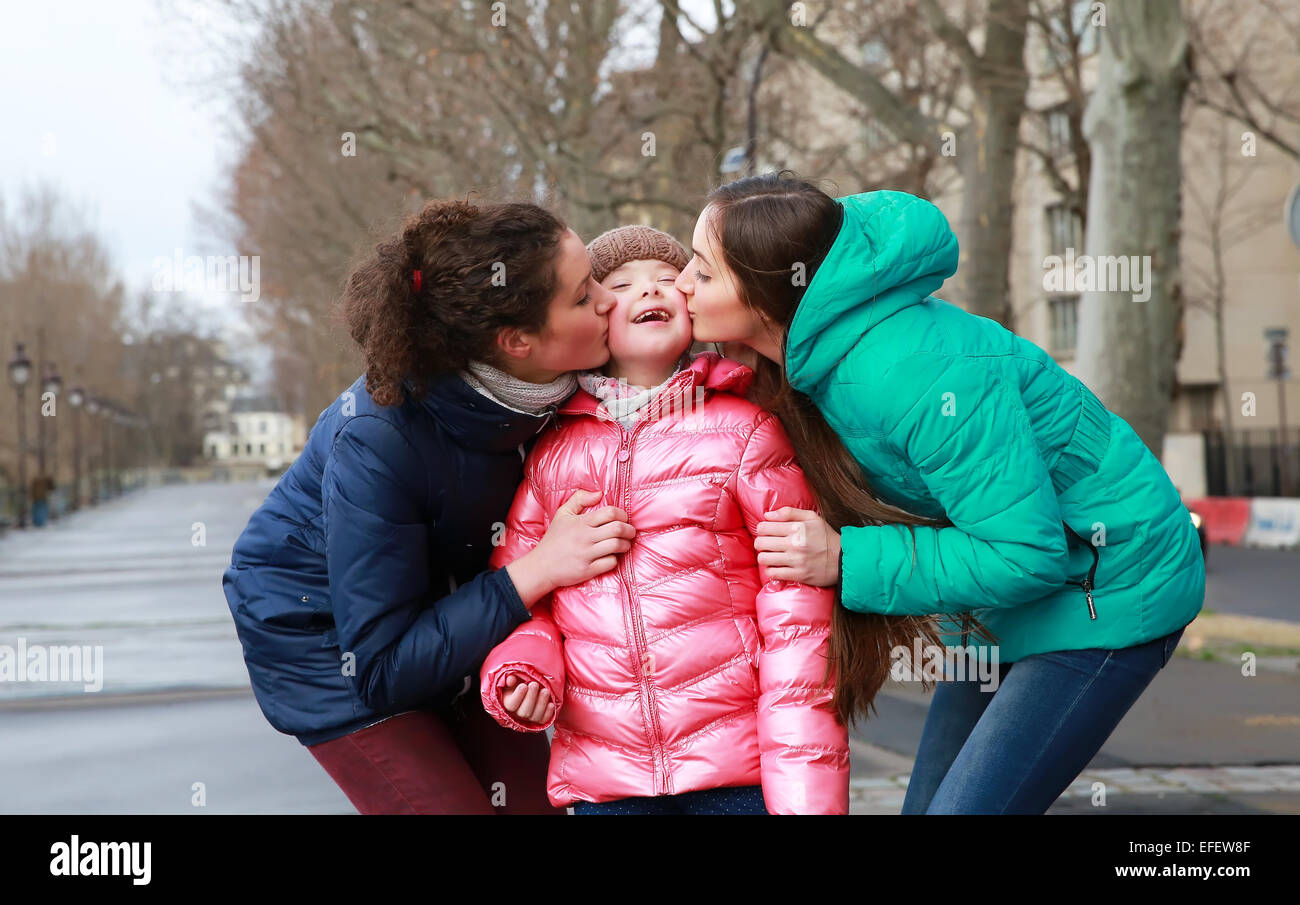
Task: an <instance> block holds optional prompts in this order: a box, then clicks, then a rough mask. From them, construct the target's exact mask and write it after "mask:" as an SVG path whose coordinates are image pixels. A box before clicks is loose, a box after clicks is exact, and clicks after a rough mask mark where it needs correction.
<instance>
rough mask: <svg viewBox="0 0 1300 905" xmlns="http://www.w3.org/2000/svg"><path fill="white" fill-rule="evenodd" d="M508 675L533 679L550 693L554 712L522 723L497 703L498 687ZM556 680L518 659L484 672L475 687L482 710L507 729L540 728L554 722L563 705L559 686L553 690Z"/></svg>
mask: <svg viewBox="0 0 1300 905" xmlns="http://www.w3.org/2000/svg"><path fill="white" fill-rule="evenodd" d="M512 675H517V676H520V677H521V680H522V681H523V682H524V683H525V684H526V683H528V682H536V683H538V684H539V685H541V686H542V687H543V688H545V689H546V690H547V691H549V692H550V693H551V702H552V703H553V704H554V705H555V712H554V713H553V714H552V715H551V718H550V719H549V720H547V721H546V722H544V723H525V722H524V721H523V720H520V719H518V718H517V717H516V716H515V715H514V714H513V713H511V712H510V711H509V710H506V708H505V706H504V705H503V704H502V703H501V690H502V689H503V688H505V684H506V679H508V678H510V676H512ZM557 685H558V683H557V682H556V680H555V677H554V676H548V675H546V674H545V673H543V672H541V671H540V670H539V669H537V668H536V667H535V666H533V665H532V664H531V663H523V662H519V661H513V662H507V663H502V664H501V665H499V666H497V667H496V668H495V669H493V670H492V671H491V672H490V673H489V674H488V675H486V676H484V677H483V681H482V682H481V683H480V686H479V691H480V693H481V695H482V698H483V709H484V710H486V711H487V712H488V713H489V714H490V715H491V716H492V718H493V719H494V720H496V721H497V722H498V723H500V724H501V725H502V726H505V727H506V728H507V729H513V730H515V731H516V732H544V731H545V730H547V729H550V728H551V727H552V726H553V725H555V720H556V718H558V717H559V715H560V708H561V707H562V706H564V701H563V695H564V692H563V690H561V691H560V692H559V693H558V694H557V693H556V686H557Z"/></svg>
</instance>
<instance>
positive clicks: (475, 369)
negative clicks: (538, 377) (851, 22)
mask: <svg viewBox="0 0 1300 905" xmlns="http://www.w3.org/2000/svg"><path fill="white" fill-rule="evenodd" d="M460 376H461V378H462V379H463V380H464V381H465V382H466V383H468V384H469V385H470V386H471V387H473V388H474V389H476V390H478V392H480V393H482V394H483V395H484V396H486V397H487V398H489V399H491V400H492V401H493V402H495V403H497V404H498V405H503V406H505V407H506V408H508V409H510V410H512V411H516V412H523V413H524V414H526V415H538V414H541V413H542V411H544V410H545V409H546V408H547V407H548V406H552V405H559V404H560V403H561V402H563V401H564V400H566V399H568V398H569V397H570V396H572V395H573V393H574V391H575V390H577V389H578V381H577V378H575V377H574V376H573V372H572V371H565V372H564V373H563V374H561V375H560V376H559V377H557V378H555V379H554V380H552V381H551V382H550V383H530V382H529V381H527V380H520V379H519V378H518V377H515V376H514V375H513V374H509V373H507V372H505V371H502V370H500V369H498V368H494V367H492V365H490V364H488V363H487V362H483V361H471V362H470V363H469V364H468V365H466V368H465V370H463V371H461V372H460Z"/></svg>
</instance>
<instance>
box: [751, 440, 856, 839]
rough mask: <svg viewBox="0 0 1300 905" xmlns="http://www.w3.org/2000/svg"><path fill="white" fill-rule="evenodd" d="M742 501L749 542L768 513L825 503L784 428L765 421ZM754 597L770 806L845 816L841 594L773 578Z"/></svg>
mask: <svg viewBox="0 0 1300 905" xmlns="http://www.w3.org/2000/svg"><path fill="white" fill-rule="evenodd" d="M736 495H737V499H738V502H739V504H740V508H741V511H742V513H743V515H744V519H745V525H746V526H747V527H748V529H749V531H750V534H753V533H754V530H755V529H756V528H757V526H758V523H759V522H760V521H762V520H763V513H765V512H768V511H771V510H773V509H780V508H781V507H783V506H794V507H797V508H800V509H810V510H815V509H816V504H815V499H814V497H813V493H812V490H811V488H809V486H808V483H807V481H806V479H805V478H804V474H803V472H802V470H800V468H799V465H798V463H797V462H796V461H795V458H794V450H793V448H792V447H791V446H790V441H789V438H788V437H787V436H786V433H785V430H784V429H783V428H782V427H781V423H780V421H778V420H777V419H776V418H775V417H773V416H771V415H765V416H764V417H762V418H761V419H760V420H759V422H758V424H757V426H756V428H755V429H754V432H753V434H752V435H751V436H750V438H749V441H748V443H747V444H746V446H745V451H744V455H743V457H742V459H741V463H740V467H739V469H738V470H737V473H736ZM757 568H758V570H759V579H760V580H761V581H762V586H761V587H760V588H759V591H758V596H757V598H756V599H755V607H756V609H757V613H758V630H759V634H760V636H761V639H762V651H761V652H760V654H759V658H758V683H759V699H758V741H759V751H760V756H761V776H762V784H763V798H764V800H765V801H766V804H767V809H768V811H769V812H770V813H773V814H846V813H848V806H849V740H848V730H847V729H846V728H845V727H844V726H842V725H840V723H839V721H838V719H837V718H836V715H835V713H834V711H833V710H832V709H831V701H832V698H833V697H834V685H833V683H831V682H828V683H827V684H826V685H824V686H823V685H822V680H823V677H824V676H825V673H826V658H827V657H828V656H829V643H830V631H831V607H832V606H834V589H833V588H815V587H812V586H811V585H806V584H801V583H799V582H793V581H782V580H778V579H768V578H767V577H766V572H767V567H766V566H763V565H759V566H757Z"/></svg>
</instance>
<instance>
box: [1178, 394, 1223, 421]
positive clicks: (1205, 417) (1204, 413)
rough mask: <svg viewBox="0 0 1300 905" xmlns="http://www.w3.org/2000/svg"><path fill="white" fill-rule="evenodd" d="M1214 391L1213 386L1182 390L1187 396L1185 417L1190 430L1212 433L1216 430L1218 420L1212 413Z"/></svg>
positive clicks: (1213, 412)
mask: <svg viewBox="0 0 1300 905" xmlns="http://www.w3.org/2000/svg"><path fill="white" fill-rule="evenodd" d="M1215 389H1216V388H1215V387H1213V386H1197V387H1184V388H1183V392H1185V393H1186V394H1187V416H1188V420H1189V422H1190V427H1191V429H1192V430H1194V431H1212V430H1217V429H1218V427H1219V425H1218V419H1217V418H1216V417H1215V411H1214V395H1215V392H1214V391H1215Z"/></svg>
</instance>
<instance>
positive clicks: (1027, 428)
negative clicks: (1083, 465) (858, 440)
mask: <svg viewBox="0 0 1300 905" xmlns="http://www.w3.org/2000/svg"><path fill="white" fill-rule="evenodd" d="M884 381H885V383H884V386H885V387H886V389H885V390H884V391H883V392H882V393H880V394H878V397H877V400H878V401H876V402H873V405H879V406H880V410H881V411H882V412H883V419H884V420H883V424H882V430H883V437H884V441H885V442H886V443H887V444H888V445H889V446H890V448H891V449H892V451H893V452H894V454H895V455H897V456H899V457H900V458H901V459H903V460H905V461H906V462H907V463H909V464H910V465H912V466H913V467H915V468H916V469H917V470H918V472H919V473H920V476H921V480H922V481H924V482H925V486H926V488H927V489H928V490H929V492H930V494H931V495H932V496H933V497H934V499H935V500H936V501H938V503H939V504H940V505H941V506H942V507H943V511H944V512H945V513H946V514H947V516H948V519H949V521H951V522H952V523H953V524H952V527H942V528H933V527H927V526H918V527H915V528H913V529H912V530H913V531H914V532H915V536H916V547H915V558H914V557H913V547H912V540H911V536H910V535H909V533H908V530H907V528H906V527H904V526H901V525H881V526H868V527H861V528H859V527H845V528H844V529H843V530H842V531H841V532H840V543H841V552H842V557H841V572H840V596H841V599H842V601H843V604H844V606H845V607H847V608H849V609H851V610H858V611H860V612H869V613H886V614H894V615H906V614H913V615H925V614H932V613H960V612H964V611H967V610H973V609H979V608H984V607H1012V606H1019V605H1020V604H1022V603H1028V602H1030V601H1033V600H1037V599H1039V598H1041V597H1043V596H1045V595H1046V594H1048V593H1049V592H1051V591H1053V590H1055V589H1057V588H1059V587H1060V586H1061V585H1062V584H1064V583H1065V581H1066V578H1067V570H1068V563H1069V552H1068V549H1067V547H1066V540H1065V532H1064V530H1063V529H1062V522H1061V513H1060V507H1059V505H1058V503H1057V498H1056V490H1055V488H1054V487H1053V486H1052V480H1051V476H1050V475H1049V474H1048V469H1047V465H1046V463H1045V462H1044V461H1043V458H1042V455H1041V454H1040V453H1039V451H1038V446H1037V443H1036V442H1035V439H1034V433H1033V429H1032V427H1031V425H1030V420H1029V413H1028V412H1027V411H1026V409H1025V406H1024V402H1023V401H1022V399H1021V398H1020V392H1019V389H1018V388H1017V387H1014V386H1008V385H1007V384H1006V383H1005V381H1004V380H1003V379H1002V378H1001V377H1000V376H999V375H998V373H997V371H996V369H995V368H993V367H990V366H989V364H988V363H987V362H986V361H985V360H983V359H980V358H971V357H962V356H947V355H939V354H934V353H922V354H917V355H913V356H911V357H909V358H906V359H904V360H902V361H901V362H899V363H897V364H896V365H894V366H893V367H891V368H890V369H889V370H888V371H887V372H886V374H885V375H884Z"/></svg>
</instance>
